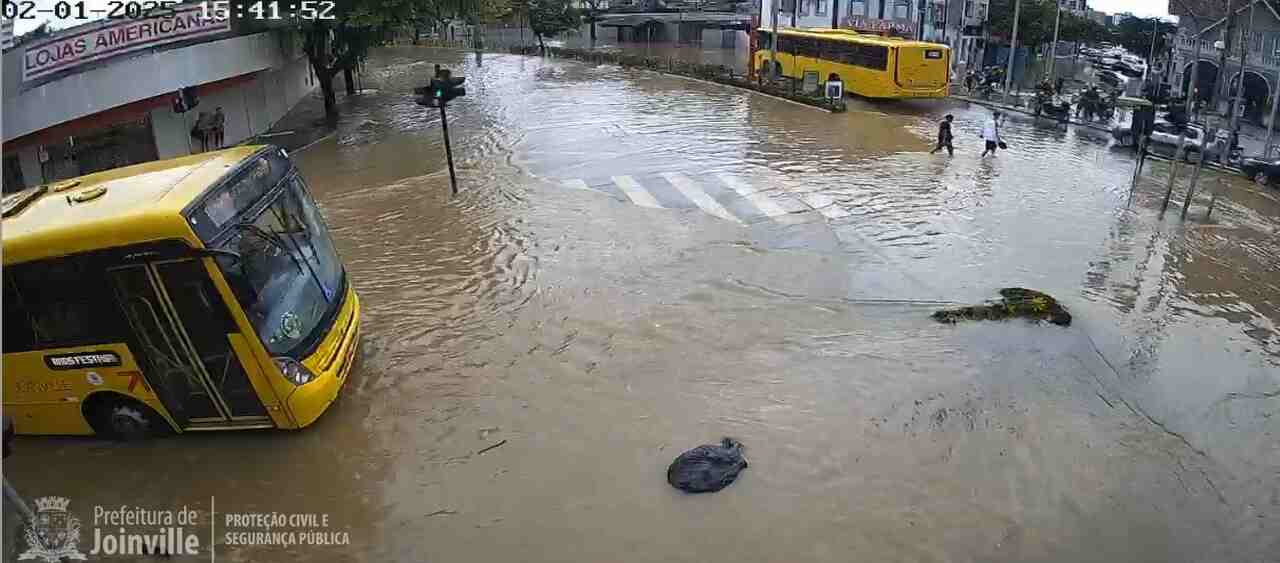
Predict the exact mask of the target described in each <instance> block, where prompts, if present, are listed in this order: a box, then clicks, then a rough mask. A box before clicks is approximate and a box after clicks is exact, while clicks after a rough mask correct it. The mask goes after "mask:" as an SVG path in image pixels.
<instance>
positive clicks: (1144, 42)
mask: <svg viewBox="0 0 1280 563" xmlns="http://www.w3.org/2000/svg"><path fill="white" fill-rule="evenodd" d="M1177 32H1178V27H1177V26H1176V25H1174V24H1172V23H1169V22H1167V21H1163V20H1160V19H1159V18H1139V17H1134V16H1129V17H1127V18H1124V19H1123V20H1120V25H1119V26H1117V27H1116V30H1115V37H1116V42H1117V43H1119V44H1120V45H1121V46H1123V47H1124V48H1125V49H1128V50H1129V51H1131V52H1133V53H1137V54H1138V55H1141V56H1142V57H1143V58H1146V57H1147V56H1149V55H1150V54H1151V41H1152V37H1153V33H1154V40H1155V45H1156V48H1155V52H1157V53H1164V52H1165V51H1167V50H1168V48H1169V37H1170V36H1171V35H1173V34H1175V33H1177ZM1151 62H1152V61H1147V63H1148V64H1150V63H1151Z"/></svg>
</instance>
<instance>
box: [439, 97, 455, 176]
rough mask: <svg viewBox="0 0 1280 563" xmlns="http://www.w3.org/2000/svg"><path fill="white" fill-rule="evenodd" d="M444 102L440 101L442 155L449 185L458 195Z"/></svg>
mask: <svg viewBox="0 0 1280 563" xmlns="http://www.w3.org/2000/svg"><path fill="white" fill-rule="evenodd" d="M444 106H445V104H444V102H443V101H441V102H440V129H442V130H443V131H444V156H445V159H447V160H448V161H449V186H450V187H451V188H453V195H458V177H457V176H455V175H454V173H453V148H451V147H450V146H449V118H448V116H446V115H445V113H444Z"/></svg>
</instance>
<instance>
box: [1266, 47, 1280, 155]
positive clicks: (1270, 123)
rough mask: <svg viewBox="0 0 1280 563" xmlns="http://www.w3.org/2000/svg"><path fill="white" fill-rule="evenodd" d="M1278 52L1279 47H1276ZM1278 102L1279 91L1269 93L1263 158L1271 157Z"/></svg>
mask: <svg viewBox="0 0 1280 563" xmlns="http://www.w3.org/2000/svg"><path fill="white" fill-rule="evenodd" d="M1276 51H1277V52H1280V49H1276ZM1276 83H1277V84H1280V70H1277V71H1276ZM1277 104H1280V92H1272V93H1271V117H1269V118H1268V119H1267V142H1266V144H1264V145H1263V149H1262V150H1263V153H1262V155H1263V158H1271V139H1272V138H1274V136H1275V131H1276V106H1277Z"/></svg>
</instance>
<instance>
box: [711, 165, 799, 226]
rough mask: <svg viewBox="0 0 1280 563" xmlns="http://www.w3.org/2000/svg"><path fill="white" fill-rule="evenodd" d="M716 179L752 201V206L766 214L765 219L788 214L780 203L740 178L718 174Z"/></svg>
mask: <svg viewBox="0 0 1280 563" xmlns="http://www.w3.org/2000/svg"><path fill="white" fill-rule="evenodd" d="M716 177H718V178H720V181H721V182H724V185H726V186H729V189H731V190H733V191H735V192H738V195H740V196H742V197H743V198H746V200H747V201H750V202H751V204H752V205H754V206H756V209H759V210H760V211H762V212H763V213H764V215H765V217H777V216H779V215H786V214H787V210H786V209H783V208H782V206H781V205H778V202H776V201H773V199H772V198H770V197H769V196H766V195H764V194H762V193H760V192H757V191H756V190H755V188H752V187H751V186H749V185H747V184H746V182H743V181H742V180H741V179H739V178H738V177H736V176H731V175H729V174H717V175H716Z"/></svg>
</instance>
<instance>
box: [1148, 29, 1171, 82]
mask: <svg viewBox="0 0 1280 563" xmlns="http://www.w3.org/2000/svg"><path fill="white" fill-rule="evenodd" d="M1159 30H1160V18H1151V52H1150V53H1148V54H1147V66H1145V67H1142V85H1143V86H1146V85H1147V73H1148V72H1150V71H1151V65H1153V64H1155V62H1156V34H1157V33H1159ZM1170 62H1172V60H1171V61H1170Z"/></svg>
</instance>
